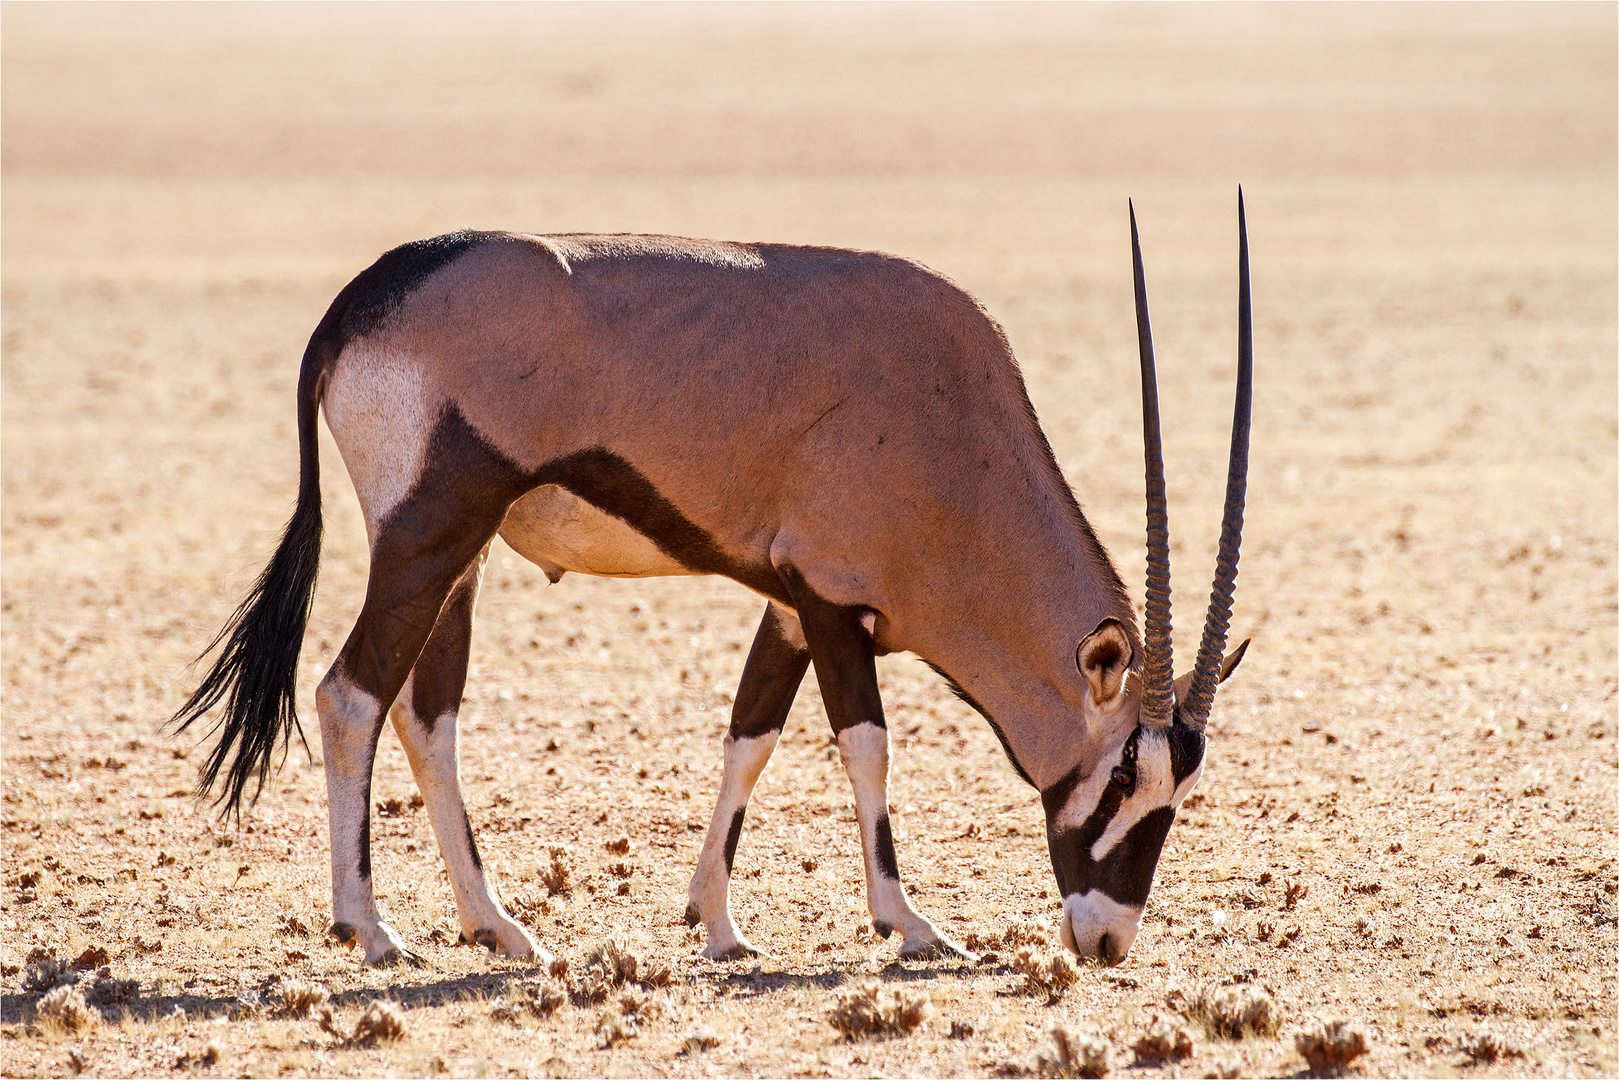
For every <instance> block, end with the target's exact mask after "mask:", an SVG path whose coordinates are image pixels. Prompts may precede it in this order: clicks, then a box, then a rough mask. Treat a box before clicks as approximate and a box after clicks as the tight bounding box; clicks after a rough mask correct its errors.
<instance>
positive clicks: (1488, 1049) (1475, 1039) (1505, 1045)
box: [1456, 1030, 1523, 1065]
mask: <svg viewBox="0 0 1619 1080" xmlns="http://www.w3.org/2000/svg"><path fill="white" fill-rule="evenodd" d="M1456 1048H1457V1049H1458V1050H1460V1051H1461V1052H1462V1053H1464V1054H1466V1055H1467V1058H1468V1064H1470V1065H1494V1064H1495V1063H1496V1062H1497V1061H1499V1060H1501V1059H1502V1058H1521V1057H1523V1051H1522V1050H1520V1049H1518V1048H1517V1047H1516V1046H1513V1045H1512V1044H1511V1043H1509V1042H1507V1041H1506V1039H1505V1038H1503V1037H1502V1036H1500V1035H1497V1034H1496V1033H1495V1032H1493V1031H1488V1030H1485V1031H1479V1032H1477V1033H1475V1034H1472V1035H1464V1036H1462V1037H1461V1038H1460V1039H1458V1040H1456Z"/></svg>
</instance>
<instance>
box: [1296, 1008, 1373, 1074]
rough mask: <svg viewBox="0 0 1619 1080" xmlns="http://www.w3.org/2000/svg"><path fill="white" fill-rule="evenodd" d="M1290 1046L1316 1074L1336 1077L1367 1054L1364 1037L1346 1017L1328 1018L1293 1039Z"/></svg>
mask: <svg viewBox="0 0 1619 1080" xmlns="http://www.w3.org/2000/svg"><path fill="white" fill-rule="evenodd" d="M1293 1046H1294V1047H1295V1048H1296V1049H1297V1050H1298V1052H1299V1054H1300V1055H1301V1056H1302V1057H1303V1058H1304V1060H1305V1061H1306V1062H1308V1063H1309V1066H1310V1071H1311V1072H1312V1073H1314V1074H1315V1075H1317V1076H1337V1075H1338V1074H1340V1073H1342V1072H1343V1071H1344V1070H1345V1069H1347V1068H1348V1067H1349V1065H1350V1063H1351V1062H1353V1061H1354V1060H1355V1059H1356V1058H1358V1057H1360V1056H1361V1055H1362V1054H1364V1053H1366V1052H1367V1050H1368V1049H1369V1047H1368V1046H1367V1045H1366V1036H1365V1035H1364V1034H1362V1033H1361V1032H1360V1031H1358V1030H1356V1029H1355V1028H1352V1027H1350V1026H1349V1023H1348V1021H1345V1020H1328V1021H1324V1022H1322V1023H1320V1024H1317V1025H1316V1026H1315V1027H1313V1028H1311V1029H1309V1030H1308V1031H1301V1032H1299V1033H1298V1034H1297V1035H1296V1036H1294V1038H1293Z"/></svg>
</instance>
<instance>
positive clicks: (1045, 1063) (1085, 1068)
mask: <svg viewBox="0 0 1619 1080" xmlns="http://www.w3.org/2000/svg"><path fill="white" fill-rule="evenodd" d="M1112 1070H1113V1044H1112V1043H1110V1042H1108V1041H1107V1039H1105V1038H1104V1037H1102V1036H1101V1035H1100V1034H1098V1033H1096V1032H1093V1031H1081V1032H1079V1033H1077V1034H1075V1033H1074V1032H1070V1031H1069V1030H1068V1029H1067V1028H1065V1027H1062V1026H1060V1025H1059V1026H1057V1027H1054V1028H1052V1029H1051V1049H1050V1050H1049V1051H1046V1050H1042V1051H1040V1052H1039V1053H1037V1054H1035V1056H1034V1064H1033V1065H1032V1066H1030V1065H1026V1064H1023V1063H1021V1062H1017V1061H1003V1062H1001V1063H1000V1064H999V1065H998V1066H996V1068H995V1072H996V1074H997V1075H999V1076H1047V1077H1056V1078H1060V1080H1070V1078H1074V1077H1083V1078H1086V1080H1094V1078H1097V1077H1103V1076H1106V1075H1107V1074H1108V1073H1109V1072H1111V1071H1112Z"/></svg>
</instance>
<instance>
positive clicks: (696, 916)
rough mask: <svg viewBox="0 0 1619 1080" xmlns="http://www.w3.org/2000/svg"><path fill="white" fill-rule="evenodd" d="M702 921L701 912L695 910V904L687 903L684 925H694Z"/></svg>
mask: <svg viewBox="0 0 1619 1080" xmlns="http://www.w3.org/2000/svg"><path fill="white" fill-rule="evenodd" d="M702 921H703V915H702V913H701V912H700V911H698V910H697V905H696V904H687V905H686V925H687V926H696V925H697V924H698V923H700V922H702Z"/></svg>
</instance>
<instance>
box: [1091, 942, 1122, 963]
mask: <svg viewBox="0 0 1619 1080" xmlns="http://www.w3.org/2000/svg"><path fill="white" fill-rule="evenodd" d="M1096 955H1097V956H1098V957H1099V958H1100V959H1101V961H1102V963H1104V964H1106V965H1107V966H1108V967H1112V966H1113V965H1114V964H1117V963H1118V960H1116V959H1114V957H1113V939H1112V938H1110V937H1108V936H1107V935H1106V934H1103V935H1102V936H1101V938H1100V939H1099V940H1098V941H1097V942H1096Z"/></svg>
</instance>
